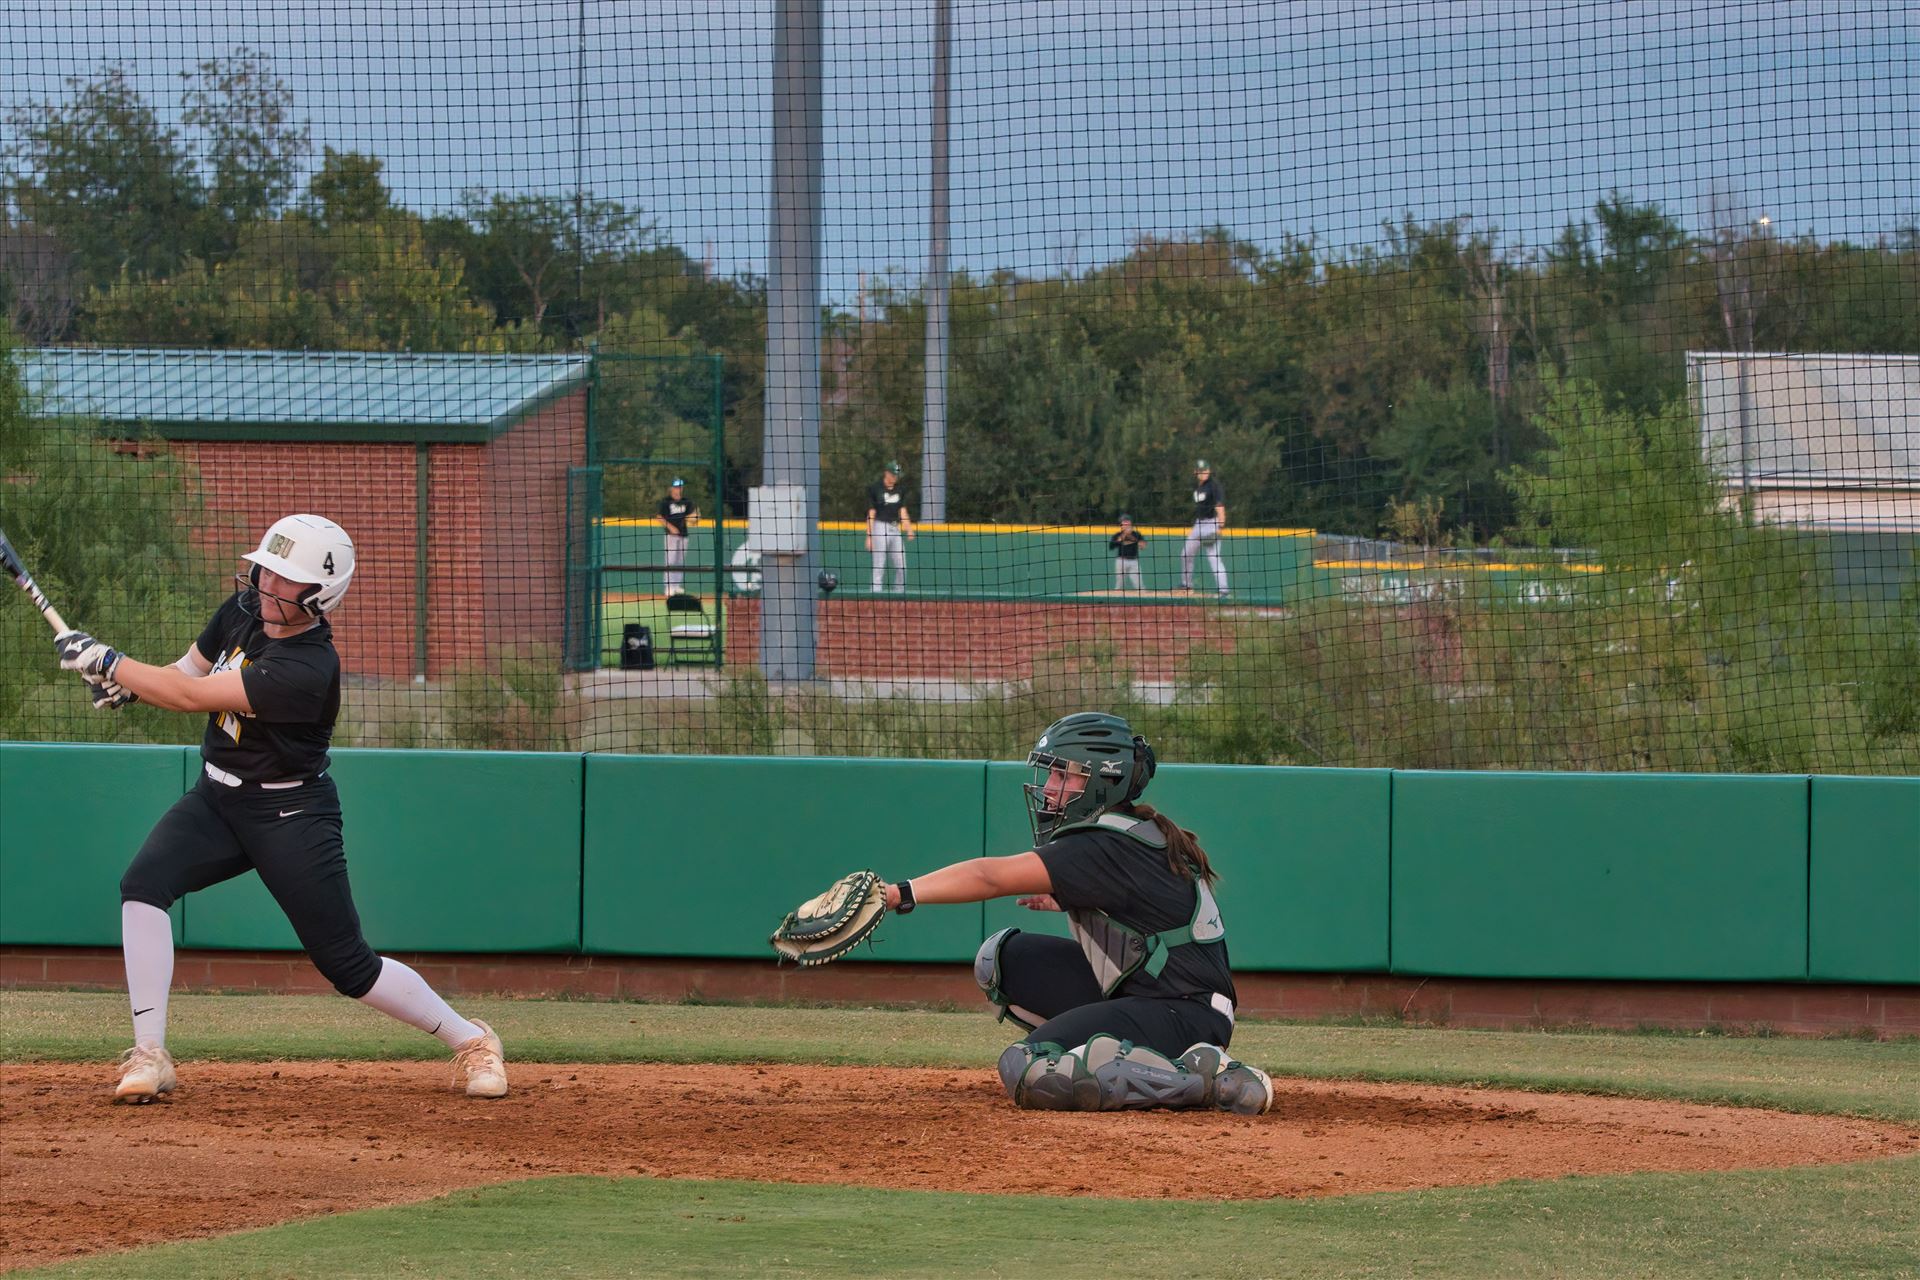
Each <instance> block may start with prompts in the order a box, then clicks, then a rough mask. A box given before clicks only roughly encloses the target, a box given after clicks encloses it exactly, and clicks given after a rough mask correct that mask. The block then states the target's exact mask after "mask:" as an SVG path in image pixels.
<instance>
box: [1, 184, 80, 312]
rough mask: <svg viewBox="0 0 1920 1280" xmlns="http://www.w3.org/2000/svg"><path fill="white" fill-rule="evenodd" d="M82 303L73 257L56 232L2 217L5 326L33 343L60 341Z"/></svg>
mask: <svg viewBox="0 0 1920 1280" xmlns="http://www.w3.org/2000/svg"><path fill="white" fill-rule="evenodd" d="M79 302H80V287H79V282H78V281H77V280H76V279H75V278H74V264H73V255H72V254H70V253H68V252H67V251H66V250H65V249H64V248H62V247H61V245H60V242H59V241H58V240H57V239H55V238H54V237H53V235H52V234H51V233H49V232H47V231H44V230H42V229H41V228H39V227H36V226H34V225H33V224H32V223H30V222H18V223H14V222H8V221H7V220H6V218H5V216H4V215H3V214H0V323H4V324H6V325H8V326H10V327H11V328H12V329H13V330H14V332H16V333H19V334H21V335H23V336H24V337H26V338H28V339H29V340H31V341H34V342H56V341H59V340H60V339H61V338H63V337H65V336H66V334H67V331H68V329H69V327H70V326H71V325H72V324H73V319H74V314H75V312H76V311H77V310H78V308H79Z"/></svg>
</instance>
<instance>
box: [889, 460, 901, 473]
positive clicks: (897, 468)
mask: <svg viewBox="0 0 1920 1280" xmlns="http://www.w3.org/2000/svg"><path fill="white" fill-rule="evenodd" d="M887 470H889V471H891V472H893V474H895V475H899V474H900V464H899V463H897V462H889V463H888V464H887Z"/></svg>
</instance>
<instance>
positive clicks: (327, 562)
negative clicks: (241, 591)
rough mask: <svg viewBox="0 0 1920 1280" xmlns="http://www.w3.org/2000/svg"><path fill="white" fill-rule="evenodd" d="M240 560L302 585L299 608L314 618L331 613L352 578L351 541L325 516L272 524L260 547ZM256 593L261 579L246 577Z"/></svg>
mask: <svg viewBox="0 0 1920 1280" xmlns="http://www.w3.org/2000/svg"><path fill="white" fill-rule="evenodd" d="M240 558H241V559H242V560H250V561H252V562H253V563H254V564H256V565H261V566H264V567H265V568H268V569H271V570H273V571H274V572H275V573H277V574H279V575H280V576H281V577H283V578H285V579H287V580H288V581H290V582H305V583H308V584H310V585H311V587H312V590H308V591H302V592H301V593H300V607H301V608H303V609H305V610H306V611H307V612H308V613H309V614H311V615H313V616H314V617H316V618H317V617H319V616H320V615H321V614H323V613H330V612H332V611H333V607H334V606H335V605H337V604H339V603H340V600H341V598H342V597H344V596H345V595H346V594H347V583H348V582H350V581H351V580H352V578H353V539H352V538H349V537H348V536H347V531H346V530H345V529H342V528H341V527H340V526H339V525H337V524H335V523H334V522H333V521H331V520H329V519H327V518H326V517H325V516H286V517H284V518H282V519H279V520H276V521H274V522H273V527H272V528H270V529H268V530H267V532H266V534H265V535H264V536H263V537H262V538H261V539H260V545H259V546H258V547H257V548H255V549H254V550H252V551H249V552H247V554H246V555H244V556H242V557H240ZM248 576H249V578H250V580H251V584H252V586H253V587H254V588H255V590H258V589H259V586H260V575H259V573H258V572H254V573H251V574H249V575H248Z"/></svg>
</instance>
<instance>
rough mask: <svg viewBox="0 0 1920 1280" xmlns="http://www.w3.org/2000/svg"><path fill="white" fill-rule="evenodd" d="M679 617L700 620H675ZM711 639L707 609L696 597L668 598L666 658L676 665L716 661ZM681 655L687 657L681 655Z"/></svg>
mask: <svg viewBox="0 0 1920 1280" xmlns="http://www.w3.org/2000/svg"><path fill="white" fill-rule="evenodd" d="M678 614H691V615H692V616H693V617H694V618H697V619H699V621H697V622H695V621H687V622H679V621H676V618H675V615H678ZM713 638H714V627H713V621H712V620H711V619H710V618H708V617H707V606H706V605H704V604H702V603H700V598H699V597H698V596H690V595H688V594H687V593H686V592H684V591H682V592H678V593H676V594H674V595H670V596H668V597H667V657H668V658H670V659H671V660H672V661H673V662H675V663H681V662H717V661H718V657H717V655H716V654H715V653H714V651H713ZM683 654H685V655H688V656H685V657H683V656H681V655H683ZM696 655H697V656H696Z"/></svg>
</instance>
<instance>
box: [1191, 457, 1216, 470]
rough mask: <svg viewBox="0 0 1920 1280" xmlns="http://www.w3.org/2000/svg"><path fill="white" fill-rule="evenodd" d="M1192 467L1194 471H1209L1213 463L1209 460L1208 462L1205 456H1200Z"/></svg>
mask: <svg viewBox="0 0 1920 1280" xmlns="http://www.w3.org/2000/svg"><path fill="white" fill-rule="evenodd" d="M1193 469H1194V470H1195V471H1211V470H1213V464H1212V463H1211V462H1208V461H1207V460H1206V459H1205V458H1202V459H1200V461H1198V462H1196V463H1194V464H1193Z"/></svg>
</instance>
